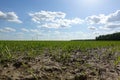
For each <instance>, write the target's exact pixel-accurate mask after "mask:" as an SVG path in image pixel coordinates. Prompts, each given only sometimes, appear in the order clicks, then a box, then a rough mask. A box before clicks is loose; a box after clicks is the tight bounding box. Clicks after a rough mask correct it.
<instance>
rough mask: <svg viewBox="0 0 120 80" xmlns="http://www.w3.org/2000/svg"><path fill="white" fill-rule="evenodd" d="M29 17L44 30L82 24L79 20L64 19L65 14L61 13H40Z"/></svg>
mask: <svg viewBox="0 0 120 80" xmlns="http://www.w3.org/2000/svg"><path fill="white" fill-rule="evenodd" d="M29 15H30V16H31V17H32V21H34V22H36V23H39V24H40V26H42V27H46V28H60V27H70V26H71V25H72V24H81V23H82V22H83V20H81V19H79V18H74V19H66V18H65V16H66V14H65V13H63V12H51V11H40V12H35V13H29Z"/></svg>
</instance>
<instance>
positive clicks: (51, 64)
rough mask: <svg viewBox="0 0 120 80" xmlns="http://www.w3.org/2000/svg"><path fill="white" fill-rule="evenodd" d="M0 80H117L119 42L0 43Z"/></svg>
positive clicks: (119, 66) (119, 72) (119, 67)
mask: <svg viewBox="0 0 120 80" xmlns="http://www.w3.org/2000/svg"><path fill="white" fill-rule="evenodd" d="M0 80H120V41H0Z"/></svg>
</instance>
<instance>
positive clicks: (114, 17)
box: [107, 10, 120, 22]
mask: <svg viewBox="0 0 120 80" xmlns="http://www.w3.org/2000/svg"><path fill="white" fill-rule="evenodd" d="M107 22H120V10H117V11H116V12H114V13H111V14H109V15H108V17H107Z"/></svg>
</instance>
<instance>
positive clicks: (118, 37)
mask: <svg viewBox="0 0 120 80" xmlns="http://www.w3.org/2000/svg"><path fill="white" fill-rule="evenodd" d="M96 40H120V32H117V33H113V34H107V35H100V36H98V37H96Z"/></svg>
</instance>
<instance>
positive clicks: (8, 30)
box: [0, 27, 16, 32]
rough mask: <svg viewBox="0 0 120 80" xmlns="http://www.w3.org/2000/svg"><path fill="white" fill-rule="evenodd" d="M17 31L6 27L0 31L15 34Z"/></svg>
mask: <svg viewBox="0 0 120 80" xmlns="http://www.w3.org/2000/svg"><path fill="white" fill-rule="evenodd" d="M15 31H16V30H15V29H14V28H10V27H4V28H1V29H0V32H15Z"/></svg>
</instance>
